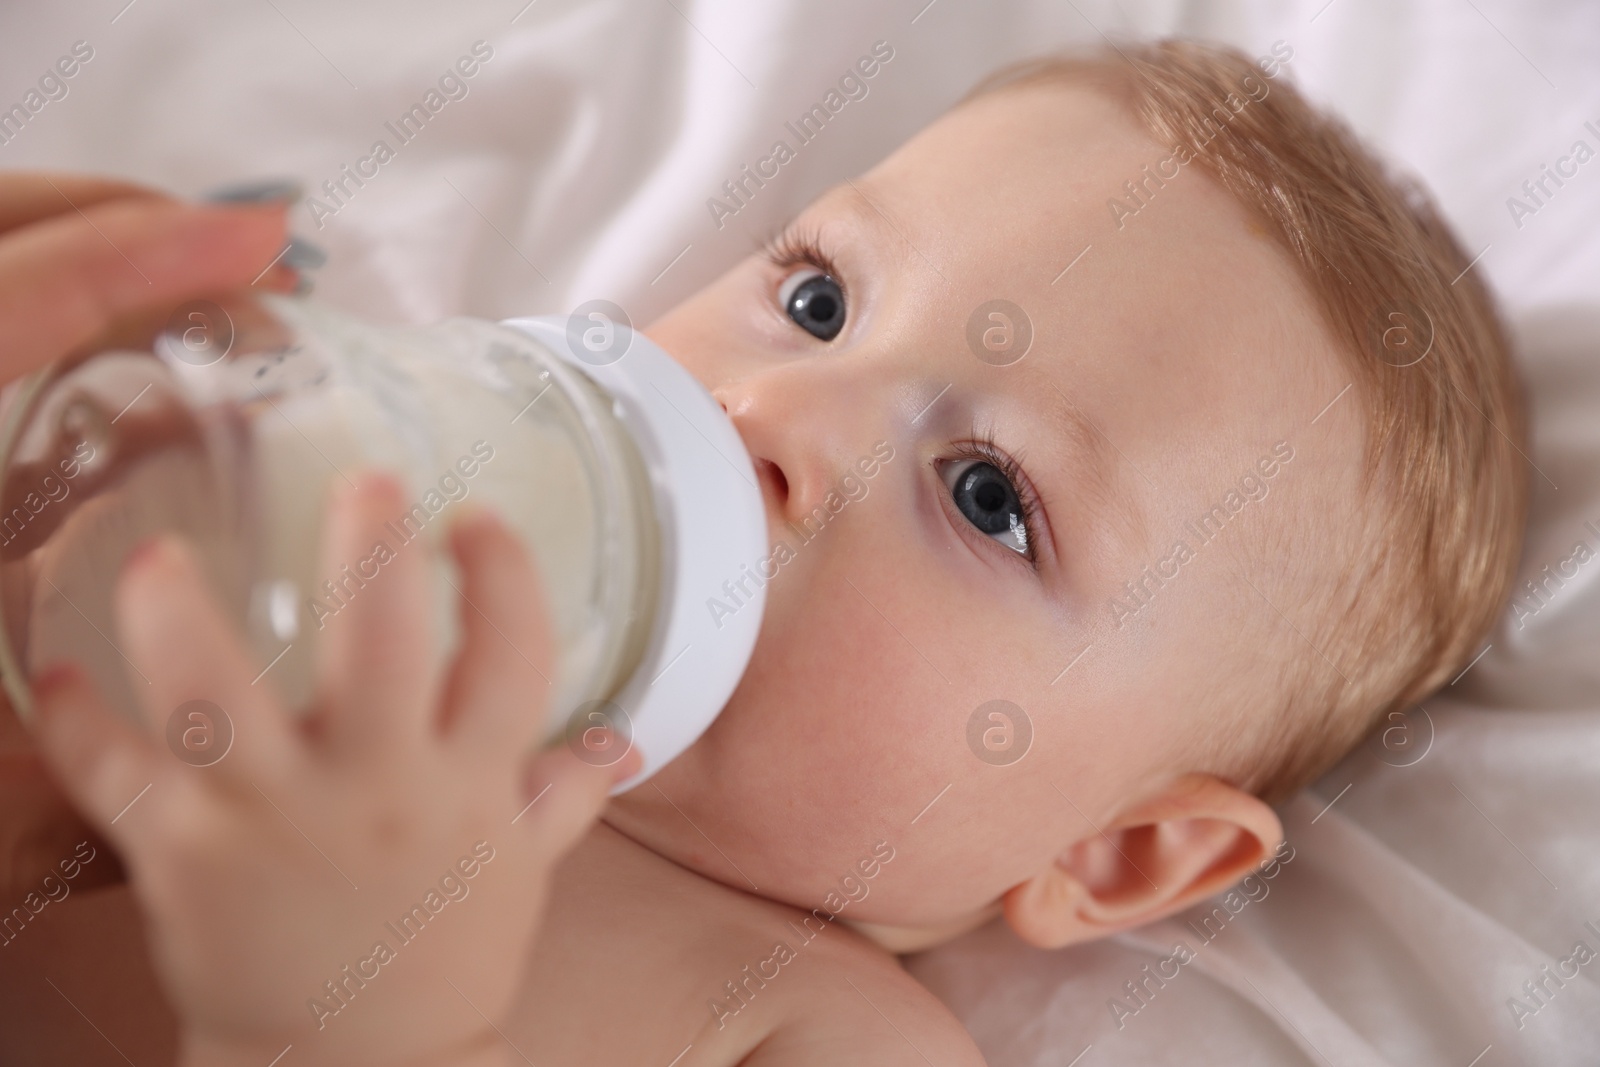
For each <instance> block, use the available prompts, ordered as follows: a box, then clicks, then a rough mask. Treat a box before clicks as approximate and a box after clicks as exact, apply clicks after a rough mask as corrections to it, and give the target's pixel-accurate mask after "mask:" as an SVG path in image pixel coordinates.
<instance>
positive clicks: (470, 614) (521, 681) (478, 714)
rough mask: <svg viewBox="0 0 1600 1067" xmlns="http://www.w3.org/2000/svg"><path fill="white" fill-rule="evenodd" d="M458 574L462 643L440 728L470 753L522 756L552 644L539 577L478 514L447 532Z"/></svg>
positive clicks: (549, 668)
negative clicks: (459, 577) (482, 752)
mask: <svg viewBox="0 0 1600 1067" xmlns="http://www.w3.org/2000/svg"><path fill="white" fill-rule="evenodd" d="M450 548H451V551H452V553H453V554H454V555H455V558H456V562H457V563H458V564H460V568H461V598H460V605H459V611H460V617H461V645H460V651H459V652H458V653H457V654H456V658H455V663H454V664H453V665H452V666H451V669H450V676H449V679H448V681H447V682H446V684H445V699H444V716H445V721H444V722H443V723H442V724H441V728H442V729H444V730H446V731H448V732H449V733H450V734H451V736H452V737H454V738H455V739H456V741H457V742H458V743H459V744H460V745H461V746H462V747H463V748H466V749H468V750H470V751H473V752H481V751H490V752H505V751H508V750H509V751H511V752H519V751H521V750H522V749H524V748H525V747H526V746H527V745H528V744H529V743H531V742H532V741H534V740H535V739H536V738H537V737H538V736H539V735H540V734H541V732H542V729H543V726H544V718H545V711H546V709H547V708H548V707H549V703H550V690H551V676H552V674H553V664H552V663H551V658H552V656H551V652H552V643H551V639H550V625H549V622H548V618H547V616H546V613H545V606H544V595H543V591H542V590H541V589H540V586H539V577H538V574H537V573H536V572H535V570H534V567H533V561H532V560H531V559H529V558H528V552H527V550H526V549H525V548H523V546H522V544H521V542H519V541H518V540H517V538H516V536H515V535H514V534H513V533H512V532H511V531H510V530H509V529H508V528H507V527H506V525H505V523H503V522H501V521H500V520H499V519H498V518H496V517H495V516H493V515H491V514H489V513H488V512H486V511H478V512H475V513H474V514H472V515H470V516H468V517H466V518H463V519H461V520H460V521H458V522H457V523H456V524H455V526H454V527H452V528H451V531H450Z"/></svg>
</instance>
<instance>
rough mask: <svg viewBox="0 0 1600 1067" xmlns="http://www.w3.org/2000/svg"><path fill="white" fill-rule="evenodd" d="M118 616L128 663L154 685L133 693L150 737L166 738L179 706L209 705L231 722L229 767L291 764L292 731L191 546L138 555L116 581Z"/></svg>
mask: <svg viewBox="0 0 1600 1067" xmlns="http://www.w3.org/2000/svg"><path fill="white" fill-rule="evenodd" d="M116 617H117V630H118V632H119V635H120V639H121V641H122V644H123V646H124V648H125V649H126V654H127V656H128V658H129V659H130V660H131V661H132V662H133V663H134V664H136V665H137V667H138V670H139V672H140V673H141V674H142V675H143V676H144V677H145V678H146V679H148V680H149V683H150V684H149V685H137V684H136V685H135V686H134V688H135V689H136V690H137V691H138V692H139V693H140V698H141V703H142V704H143V706H144V713H145V721H146V723H147V724H148V726H149V731H150V734H151V735H152V736H154V737H161V736H163V735H164V734H165V733H166V730H167V723H168V720H169V719H170V718H171V717H172V715H173V713H174V712H175V711H176V710H177V709H178V708H179V707H180V706H181V705H183V704H186V703H188V702H189V701H192V700H204V701H209V702H210V703H212V704H214V705H216V707H217V708H219V709H220V710H221V711H222V713H223V714H225V715H226V716H227V718H228V721H229V722H230V723H231V724H232V727H233V731H234V740H233V746H232V748H231V749H230V750H229V752H228V754H227V766H228V768H229V769H235V768H236V769H238V770H241V771H244V770H249V771H252V772H254V773H255V774H265V773H268V772H269V771H271V770H274V769H277V768H281V767H283V766H284V764H285V763H286V762H287V761H288V760H290V759H291V758H292V754H293V751H294V747H295V744H296V738H295V737H294V734H293V728H292V726H291V725H290V723H289V721H288V719H287V718H286V717H285V716H284V714H283V713H282V711H280V710H279V708H278V705H277V702H276V701H275V700H274V699H273V696H272V693H271V691H270V689H269V688H268V686H267V685H266V684H265V683H264V682H262V679H261V666H260V665H258V664H256V663H254V662H253V661H252V659H251V657H250V656H249V655H247V654H246V652H245V651H244V649H243V647H242V646H241V645H240V642H239V639H238V637H237V635H236V633H235V631H234V626H233V623H232V622H230V621H229V619H228V617H227V616H226V614H224V612H223V611H222V609H221V607H219V606H218V604H217V602H216V601H215V600H214V599H213V598H212V596H211V592H210V590H209V589H208V588H207V584H206V578H205V575H204V573H203V572H202V571H201V569H200V564H199V561H198V560H196V559H195V557H194V554H193V552H192V551H191V550H190V549H189V548H188V546H187V545H185V544H184V543H183V542H181V541H179V540H177V539H176V538H173V537H169V536H162V537H158V538H155V539H154V540H151V541H148V542H146V543H145V544H143V545H141V546H139V547H138V548H136V549H135V550H134V552H133V553H132V555H131V556H130V557H129V560H128V562H127V564H126V565H125V566H124V568H123V572H122V577H121V579H120V581H119V582H118V583H117V592H116ZM257 683H261V684H257Z"/></svg>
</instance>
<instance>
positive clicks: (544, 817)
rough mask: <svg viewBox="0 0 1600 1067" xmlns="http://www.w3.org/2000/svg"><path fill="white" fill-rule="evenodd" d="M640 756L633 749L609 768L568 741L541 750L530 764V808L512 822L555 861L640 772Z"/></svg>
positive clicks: (526, 783)
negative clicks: (615, 789)
mask: <svg viewBox="0 0 1600 1067" xmlns="http://www.w3.org/2000/svg"><path fill="white" fill-rule="evenodd" d="M639 765H640V757H639V753H637V752H629V753H628V754H627V755H626V756H624V757H623V758H622V759H621V760H619V761H617V762H616V763H614V764H612V765H611V766H609V767H593V766H590V765H589V764H588V763H585V762H584V761H583V760H581V759H579V758H578V755H577V754H576V753H575V752H573V751H571V750H570V749H568V748H567V747H566V746H565V745H559V746H557V747H556V748H552V749H550V750H548V751H546V752H543V753H540V754H539V755H538V756H537V757H535V758H534V759H533V760H532V761H531V762H530V763H529V764H528V765H527V769H526V772H525V777H524V785H523V791H524V795H525V796H526V797H527V798H528V800H527V801H526V803H527V807H525V808H523V809H522V811H521V812H520V813H519V814H517V815H516V816H515V817H514V818H513V819H512V822H513V823H515V824H516V825H518V826H520V827H522V831H523V833H524V834H525V835H527V836H528V837H530V838H532V839H533V841H534V843H535V848H537V849H538V851H539V852H540V854H541V855H542V856H543V857H544V858H545V859H546V861H547V862H550V863H554V862H555V861H556V860H557V859H558V858H560V857H561V856H562V855H564V854H565V853H566V852H567V851H568V850H569V849H571V848H572V846H574V845H576V844H577V843H578V841H579V839H580V838H582V837H583V835H584V834H585V833H587V832H588V830H589V828H590V827H591V826H593V825H594V823H595V820H596V819H598V818H599V817H600V813H601V812H602V811H604V810H605V806H606V800H607V793H608V792H609V790H610V789H611V787H612V786H613V785H615V784H616V783H617V782H620V781H622V780H624V779H626V778H628V777H630V776H631V775H634V774H636V773H638V770H639Z"/></svg>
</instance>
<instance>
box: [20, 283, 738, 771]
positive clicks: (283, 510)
mask: <svg viewBox="0 0 1600 1067" xmlns="http://www.w3.org/2000/svg"><path fill="white" fill-rule="evenodd" d="M126 332H127V333H128V336H127V337H119V338H118V339H117V340H116V341H115V342H114V343H111V344H110V345H109V346H106V347H103V348H102V349H101V350H100V351H97V352H94V353H92V354H90V355H88V356H87V357H81V358H77V359H72V360H67V361H62V362H60V363H58V364H56V365H54V366H52V367H50V368H49V369H47V370H45V371H43V372H40V373H38V374H36V375H34V376H32V377H31V378H29V379H26V380H25V381H23V382H20V383H17V384H16V385H14V386H13V387H12V388H11V389H10V390H9V391H8V393H7V394H6V395H5V396H4V398H3V403H0V478H3V482H0V599H3V606H4V613H5V621H4V626H3V627H0V669H3V671H4V680H5V685H6V687H7V691H8V692H9V694H10V697H11V700H12V702H13V705H14V706H15V707H16V708H17V709H18V711H19V713H20V714H22V715H23V716H24V717H26V716H27V715H28V714H29V713H30V697H29V691H28V687H27V679H28V678H29V677H30V676H31V675H32V674H34V673H35V672H37V671H38V670H39V669H41V668H42V667H44V666H45V665H47V664H50V663H53V662H57V661H60V660H63V659H68V660H72V661H74V662H75V663H77V664H78V665H80V666H81V667H82V668H83V669H84V670H85V671H86V672H87V673H88V674H89V676H90V677H91V679H92V680H93V681H94V682H95V683H96V684H97V686H98V687H99V688H100V690H101V692H102V693H104V694H106V696H107V698H108V699H109V700H110V701H111V702H112V703H113V704H114V706H117V707H118V708H119V709H120V710H122V711H124V712H125V713H126V714H128V715H130V716H135V717H141V718H142V716H139V712H138V707H139V704H138V701H139V694H138V693H137V691H136V690H137V689H138V688H142V685H141V683H140V682H139V679H138V676H137V674H136V672H135V671H134V670H133V669H132V668H131V665H130V664H129V663H128V662H127V661H126V660H125V658H124V657H123V655H122V653H121V652H120V651H119V650H118V648H117V631H116V625H115V622H114V619H113V614H112V592H113V587H114V584H115V580H116V576H117V574H118V572H119V571H120V568H121V565H122V562H123V560H124V557H125V556H126V554H127V552H128V550H129V549H130V548H132V547H133V546H134V545H135V544H137V543H138V542H139V541H141V540H143V539H145V538H146V537H148V536H149V535H151V534H153V533H157V532H159V531H172V532H176V533H178V534H181V535H182V536H184V537H185V538H187V539H188V540H189V541H190V542H191V543H192V544H193V545H194V546H195V548H196V550H197V553H198V556H199V558H200V559H201V561H202V563H203V565H204V567H205V569H206V571H207V573H208V575H209V577H210V579H211V582H212V586H213V590H214V592H215V594H216V595H217V596H218V597H219V598H220V600H221V602H222V603H223V604H224V606H225V607H226V610H227V611H228V613H229V614H230V615H231V617H232V618H233V620H234V622H235V624H236V626H237V628H238V631H239V633H240V634H242V635H243V638H244V640H245V642H246V645H247V648H248V651H249V653H250V654H251V655H252V656H253V657H254V659H255V661H256V663H257V665H258V669H259V670H260V671H261V675H260V676H259V677H258V681H270V683H271V685H272V686H273V688H274V690H275V691H276V693H277V694H278V696H279V697H280V698H281V699H282V700H283V702H284V703H285V704H286V706H288V707H289V708H292V709H297V710H305V709H307V708H308V706H309V704H310V701H311V698H312V689H313V664H314V663H315V662H316V658H315V649H316V646H317V643H318V640H319V638H320V636H321V634H322V632H323V631H324V629H325V628H326V627H327V626H328V625H329V624H330V622H331V620H332V619H333V618H334V617H335V616H337V615H338V614H339V613H340V612H341V611H343V610H345V609H346V608H347V607H348V606H349V605H350V604H352V603H353V602H354V600H355V599H356V598H359V597H360V596H361V595H362V593H363V590H364V589H366V588H367V587H368V586H369V585H370V584H371V583H373V582H381V581H383V580H384V575H383V570H384V568H385V567H386V566H387V565H388V564H389V563H392V562H393V560H394V559H395V558H396V557H397V556H398V554H399V553H402V552H408V551H411V552H415V551H419V550H421V546H423V545H431V546H434V547H435V548H437V547H438V546H439V544H440V540H441V538H442V535H443V533H444V531H445V530H446V529H447V527H448V525H449V521H450V519H451V515H450V511H451V509H452V508H454V507H456V506H457V505H458V504H460V503H461V502H462V501H469V500H470V501H477V502H479V503H483V504H486V505H488V506H489V507H490V508H491V509H492V510H494V511H495V512H496V513H497V514H498V515H500V516H501V517H502V518H503V519H504V520H505V521H506V522H507V524H508V525H509V526H510V528H511V529H512V530H513V531H514V532H515V533H516V534H517V535H518V536H519V537H520V538H521V539H522V540H523V542H524V544H525V545H526V546H527V548H528V550H529V552H530V554H531V555H532V557H533V559H534V561H535V563H536V564H537V566H538V570H539V574H540V578H541V582H542V585H543V588H544V593H545V600H546V605H547V608H548V611H549V614H550V617H551V624H552V628H553V637H554V644H555V648H556V651H557V655H556V663H555V665H554V666H555V669H554V671H553V673H552V672H550V671H549V670H546V671H545V673H547V674H548V675H549V680H550V683H551V689H550V699H549V701H548V703H547V705H546V706H547V708H548V721H547V723H546V730H545V738H546V741H547V743H558V741H559V739H560V738H562V737H563V736H564V737H565V738H566V741H567V743H569V744H571V745H573V747H574V749H575V750H576V751H578V752H579V754H580V756H583V757H584V758H586V759H588V760H590V761H591V762H596V763H602V762H604V763H609V762H614V761H615V760H617V759H620V758H621V757H622V755H623V754H624V753H625V752H626V750H627V748H628V747H629V746H630V745H631V746H632V747H636V748H638V749H639V750H640V752H641V755H642V757H643V761H644V764H643V769H642V770H641V771H640V772H639V773H638V774H637V775H635V776H634V777H633V778H632V779H630V780H629V781H628V782H624V783H621V785H619V787H618V788H619V789H622V788H627V787H630V786H631V785H633V784H635V783H637V782H639V781H642V780H643V779H644V778H645V777H648V776H649V775H650V774H653V773H654V772H655V771H656V770H657V769H658V768H659V767H661V766H662V765H663V764H664V763H666V762H668V761H670V760H671V759H672V758H673V757H675V756H676V755H677V754H678V753H679V752H681V751H682V750H683V749H684V748H686V747H687V746H688V745H689V744H690V743H692V742H693V741H694V739H695V738H696V737H698V736H699V735H700V733H701V732H702V731H704V729H705V728H706V727H707V726H708V725H709V724H710V722H711V720H712V719H713V718H714V717H715V716H716V714H717V712H718V711H719V710H720V709H721V707H722V705H723V703H724V702H725V701H726V700H727V698H728V696H729V695H730V694H731V693H732V691H733V688H734V686H735V685H736V684H737V682H738V680H739V677H740V675H741V674H742V673H743V671H744V668H745V665H746V664H747V662H748V660H749V656H750V651H751V649H752V647H753V646H754V644H755V638H756V631H757V628H758V626H759V624H760V617H761V612H762V607H763V591H762V590H760V589H757V590H756V591H755V592H754V595H753V596H751V597H749V598H746V599H744V600H743V602H742V604H741V606H740V607H739V608H738V609H737V610H735V611H734V612H732V613H731V614H730V613H729V612H728V611H727V610H726V608H725V606H722V605H721V602H719V606H722V610H719V611H717V612H712V611H710V610H709V609H708V606H707V605H708V603H710V602H711V599H710V598H712V597H716V596H720V595H721V587H722V585H723V583H724V582H725V581H726V580H727V579H728V578H729V577H730V576H733V575H736V574H737V573H738V571H739V567H740V565H741V564H742V563H746V562H748V561H751V560H755V559H757V558H759V557H760V556H761V555H763V554H764V553H765V551H766V547H767V545H766V518H765V509H764V506H763V503H762V498H761V493H760V490H759V488H758V483H757V480H756V477H755V473H754V470H753V468H752V464H751V461H750V457H749V455H748V454H747V453H746V451H745V449H744V446H743V443H742V442H741V440H740V438H739V435H738V433H737V432H736V430H735V429H734V427H733V424H732V423H731V422H730V421H729V420H728V418H727V416H726V414H724V412H723V410H722V408H721V405H720V404H718V403H717V402H716V401H715V400H714V399H713V398H712V397H711V396H710V394H709V393H707V392H706V391H705V390H704V389H703V388H702V387H701V386H700V385H699V384H698V383H697V382H696V381H695V380H694V379H693V378H692V377H691V376H690V375H689V374H688V372H687V371H685V370H684V369H683V368H682V367H681V366H679V365H678V364H677V363H676V362H674V361H673V360H672V359H671V358H670V357H668V356H667V355H666V353H665V352H663V351H662V350H661V349H660V348H658V347H657V346H656V345H655V344H653V343H652V342H651V341H650V340H649V338H647V337H645V336H644V335H642V334H640V333H638V332H636V331H634V330H633V329H632V328H631V327H630V325H629V324H628V322H627V319H626V317H625V316H624V315H623V314H622V313H621V310H620V309H619V308H617V307H616V306H615V305H611V304H607V303H605V302H601V301H595V302H592V303H591V304H589V305H585V306H584V307H583V308H580V309H579V311H578V312H575V313H573V314H572V315H566V316H546V317H540V318H525V319H513V320H508V321H506V322H503V323H499V324H496V323H492V322H488V321H484V320H478V319H469V318H458V319H451V320H448V321H445V322H442V323H439V324H437V325H434V326H429V327H424V328H383V327H378V326H374V325H370V324H367V323H364V322H361V321H358V320H356V319H354V318H351V317H349V316H346V315H343V314H340V313H337V312H334V311H331V310H328V309H327V308H324V307H321V306H318V305H316V304H314V303H311V302H309V301H306V300H304V299H301V298H295V297H285V296H276V295H271V294H259V293H253V292H252V293H241V294H234V295H230V296H225V297H219V298H217V299H216V300H208V301H193V302H191V303H189V304H186V305H184V306H183V307H181V308H179V309H178V310H177V311H176V312H174V313H173V314H172V315H171V316H170V317H168V318H164V319H163V320H162V321H158V322H153V323H149V324H130V326H129V329H128V330H127V331H126ZM370 466H376V467H381V468H383V469H385V470H387V471H389V472H390V473H392V474H393V475H395V476H396V477H397V478H398V479H399V480H400V482H401V484H402V485H403V486H404V487H405V492H406V500H407V501H408V507H407V508H406V510H404V511H402V512H401V513H400V514H398V515H395V516H394V517H393V518H392V519H391V520H390V521H389V522H387V523H386V525H385V526H384V530H385V531H386V532H385V534H384V536H383V538H382V539H381V540H380V541H379V542H377V543H375V544H374V545H373V546H371V548H370V549H368V550H364V551H363V552H361V553H359V554H358V555H357V556H356V557H355V558H352V559H349V560H345V561H338V564H337V566H334V565H332V564H329V563H327V562H325V561H324V559H323V556H322V551H321V538H322V535H323V532H324V516H325V512H326V507H327V503H328V499H329V490H330V489H331V487H332V486H333V485H334V483H336V482H340V481H342V480H345V479H347V478H348V477H349V476H350V475H352V474H353V473H354V472H355V470H356V469H357V468H359V467H370ZM432 559H433V564H432V567H433V576H434V581H435V585H436V592H435V597H434V603H435V605H436V608H437V610H436V611H435V615H434V623H433V625H434V632H435V635H436V638H437V640H436V642H435V647H436V648H437V650H438V654H439V655H440V656H441V657H442V656H444V655H446V654H447V653H448V651H449V649H450V648H451V646H452V644H453V642H454V640H455V637H456V634H455V630H456V626H457V624H456V616H457V611H458V603H459V600H460V593H459V592H458V590H459V588H460V583H459V580H458V579H456V578H455V577H454V576H453V571H452V564H451V563H450V562H449V559H448V555H447V554H446V553H443V552H434V553H432ZM324 570H327V571H329V573H322V572H323V571H324ZM468 610H470V608H469V609H468ZM492 621H493V620H491V622H492ZM221 710H222V711H223V712H224V713H225V712H226V711H227V709H225V708H224V709H221ZM599 726H609V727H611V728H612V729H613V731H614V733H613V735H611V741H610V743H609V745H608V746H606V747H605V748H603V749H602V748H597V747H596V746H595V745H593V744H591V743H590V739H591V738H594V739H601V738H605V737H606V735H605V734H604V732H602V731H599V730H597V729H596V727H599ZM169 740H170V737H169ZM175 751H176V750H175ZM180 755H181V753H180Z"/></svg>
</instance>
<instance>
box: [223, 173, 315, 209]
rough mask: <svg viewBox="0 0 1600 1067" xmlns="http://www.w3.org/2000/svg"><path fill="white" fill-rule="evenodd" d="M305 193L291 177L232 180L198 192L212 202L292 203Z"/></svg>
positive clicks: (303, 188)
mask: <svg viewBox="0 0 1600 1067" xmlns="http://www.w3.org/2000/svg"><path fill="white" fill-rule="evenodd" d="M304 195H305V187H304V186H302V185H301V184H300V183H299V182H298V181H296V180H295V179H293V178H261V179H257V180H255V181H245V182H234V183H233V184H231V185H223V186H219V187H218V188H215V189H211V190H209V191H207V192H204V193H201V194H200V199H202V200H207V201H210V202H211V203H213V204H292V203H294V202H295V201H296V200H299V199H300V198H301V197H302V196H304Z"/></svg>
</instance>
